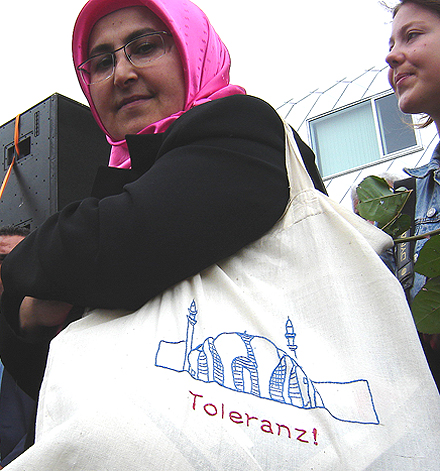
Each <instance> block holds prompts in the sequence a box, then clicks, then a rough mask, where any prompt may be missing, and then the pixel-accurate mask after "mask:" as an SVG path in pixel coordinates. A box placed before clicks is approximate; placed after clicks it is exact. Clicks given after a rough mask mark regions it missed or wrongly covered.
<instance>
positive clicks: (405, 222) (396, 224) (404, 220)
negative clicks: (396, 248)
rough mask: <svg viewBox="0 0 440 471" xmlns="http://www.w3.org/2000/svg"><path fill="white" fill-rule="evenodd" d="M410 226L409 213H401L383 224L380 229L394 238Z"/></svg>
mask: <svg viewBox="0 0 440 471" xmlns="http://www.w3.org/2000/svg"><path fill="white" fill-rule="evenodd" d="M410 227H411V216H410V215H409V214H401V215H400V216H399V217H398V218H397V219H396V220H394V221H392V222H391V223H389V224H388V225H387V226H384V227H383V228H382V229H383V230H384V231H386V233H387V234H389V235H390V236H391V237H392V238H393V239H395V238H397V237H399V236H400V235H402V234H403V233H404V232H406V231H407V230H408V229H409V228H410Z"/></svg>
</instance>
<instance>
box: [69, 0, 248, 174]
mask: <svg viewBox="0 0 440 471" xmlns="http://www.w3.org/2000/svg"><path fill="white" fill-rule="evenodd" d="M131 6H145V7H147V8H149V9H150V10H151V11H152V12H153V13H154V14H155V15H156V16H157V17H158V18H160V19H161V20H162V21H163V23H165V25H166V26H167V27H168V28H169V30H170V32H171V34H172V35H173V39H174V42H175V44H176V47H177V49H178V51H179V54H180V57H181V60H182V66H183V73H184V77H185V84H186V102H185V107H184V109H183V110H182V111H179V112H178V113H175V114H173V115H171V116H168V117H166V118H164V119H161V120H160V121H157V122H155V123H152V124H150V125H149V126H147V127H146V128H145V129H143V130H142V131H140V132H139V134H153V133H159V132H164V131H165V130H166V129H167V128H168V126H170V124H171V123H172V122H174V121H175V120H176V119H177V118H178V117H179V116H180V115H182V114H183V113H184V112H185V111H188V110H189V109H190V108H192V107H194V106H197V105H200V104H202V103H205V102H207V101H211V100H215V99H216V98H222V97H225V96H229V95H236V94H245V93H246V92H245V90H244V89H243V88H241V87H239V86H235V85H230V84H229V68H230V65H231V61H230V57H229V53H228V50H227V49H226V46H225V45H224V44H223V42H222V41H221V39H220V38H219V36H218V35H217V33H216V32H215V31H214V28H213V27H212V26H211V24H210V23H209V20H208V18H207V17H206V15H205V14H204V13H203V12H202V11H201V10H200V9H199V8H198V7H197V6H196V5H194V4H193V3H191V2H189V1H188V0H89V1H88V2H87V4H86V5H85V6H84V8H83V9H82V10H81V12H80V14H79V16H78V18H77V20H76V24H75V28H74V31H73V42H72V47H73V62H74V64H75V67H77V66H78V65H79V64H81V63H82V62H84V61H85V60H87V59H88V42H89V36H90V33H91V31H92V28H93V26H94V25H95V24H96V22H97V21H98V20H100V19H101V18H103V17H104V16H106V15H108V14H109V13H112V12H114V11H116V10H120V9H122V8H126V7H131ZM77 73H78V72H77ZM78 79H79V82H80V85H81V88H82V90H83V92H84V94H85V96H86V98H87V100H88V102H89V104H90V108H91V110H92V113H93V116H94V117H95V119H96V121H97V123H98V124H99V126H100V127H101V129H102V130H103V131H104V132H105V133H106V135H107V140H108V142H109V143H110V144H111V145H112V151H111V154H110V162H109V165H110V166H113V167H121V168H130V157H129V154H128V149H127V144H126V141H125V140H123V141H114V140H113V139H112V137H111V136H110V135H109V133H108V132H107V130H106V129H105V127H104V125H103V124H102V121H101V119H100V117H99V115H98V113H97V111H96V108H95V106H94V104H93V101H92V98H91V95H90V90H89V87H88V86H86V85H85V84H84V83H83V82H82V80H81V79H80V77H79V76H78Z"/></svg>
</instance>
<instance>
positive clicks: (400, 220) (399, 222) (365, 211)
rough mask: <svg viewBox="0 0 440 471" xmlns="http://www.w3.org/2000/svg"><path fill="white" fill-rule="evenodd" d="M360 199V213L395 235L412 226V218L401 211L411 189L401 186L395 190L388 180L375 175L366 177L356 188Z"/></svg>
mask: <svg viewBox="0 0 440 471" xmlns="http://www.w3.org/2000/svg"><path fill="white" fill-rule="evenodd" d="M356 193H357V196H358V199H359V203H358V205H357V209H358V211H359V214H360V216H361V217H363V218H364V219H367V220H368V221H375V222H376V223H377V225H378V226H379V227H380V228H381V229H383V230H384V231H386V232H387V233H388V234H390V235H391V236H393V237H397V236H399V235H401V234H402V233H404V232H405V231H406V230H407V229H409V227H410V219H409V218H407V217H401V211H402V208H403V206H404V205H405V203H406V201H407V200H408V198H409V196H410V194H411V190H407V189H406V188H400V189H399V190H398V191H397V190H396V191H394V190H393V189H392V188H390V186H389V185H388V183H387V181H386V180H385V179H383V178H380V177H377V176H375V175H370V176H369V177H367V178H365V179H364V180H363V181H362V182H361V183H360V185H359V186H358V187H357V188H356Z"/></svg>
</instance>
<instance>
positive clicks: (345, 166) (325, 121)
mask: <svg viewBox="0 0 440 471" xmlns="http://www.w3.org/2000/svg"><path fill="white" fill-rule="evenodd" d="M309 125H310V134H311V138H312V147H313V150H314V151H315V153H316V155H317V159H318V166H319V170H320V172H321V175H322V176H323V177H326V176H328V175H333V174H335V173H338V172H342V171H344V170H349V169H351V168H354V167H358V166H360V165H363V164H367V163H369V162H374V161H375V160H378V159H379V158H380V151H379V146H378V142H377V136H376V129H375V125H374V119H373V111H372V108H371V103H370V101H367V102H364V103H360V104H358V105H355V106H351V107H349V108H345V109H343V110H341V111H338V112H336V113H333V114H329V115H327V116H323V117H321V118H318V119H315V120H312V121H310V123H309Z"/></svg>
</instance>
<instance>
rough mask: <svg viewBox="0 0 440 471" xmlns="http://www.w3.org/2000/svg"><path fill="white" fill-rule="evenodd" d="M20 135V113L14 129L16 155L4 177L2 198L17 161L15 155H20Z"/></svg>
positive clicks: (0, 196)
mask: <svg viewBox="0 0 440 471" xmlns="http://www.w3.org/2000/svg"><path fill="white" fill-rule="evenodd" d="M19 137H20V115H17V117H16V118H15V130H14V147H15V153H14V156H13V157H12V162H11V164H10V165H9V168H8V171H7V172H6V175H5V178H4V179H3V183H2V186H1V187H0V199H1V198H2V196H3V192H4V191H5V188H6V184H7V183H8V180H9V177H10V175H11V172H12V167H13V166H14V163H15V156H17V157H18V156H19V155H20V149H19V148H18V139H19Z"/></svg>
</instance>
